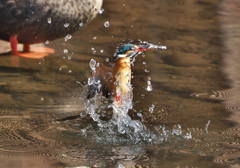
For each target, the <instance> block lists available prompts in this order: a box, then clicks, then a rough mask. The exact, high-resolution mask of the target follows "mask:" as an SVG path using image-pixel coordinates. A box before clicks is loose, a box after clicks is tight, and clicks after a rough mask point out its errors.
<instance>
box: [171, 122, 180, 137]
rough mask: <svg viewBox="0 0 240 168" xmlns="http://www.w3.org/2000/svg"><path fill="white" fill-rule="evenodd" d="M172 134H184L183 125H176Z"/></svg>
mask: <svg viewBox="0 0 240 168" xmlns="http://www.w3.org/2000/svg"><path fill="white" fill-rule="evenodd" d="M172 134H175V135H181V134H182V129H181V125H179V124H177V125H174V126H173V129H172Z"/></svg>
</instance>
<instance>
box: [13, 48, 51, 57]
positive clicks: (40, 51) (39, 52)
mask: <svg viewBox="0 0 240 168" xmlns="http://www.w3.org/2000/svg"><path fill="white" fill-rule="evenodd" d="M52 53H55V50H54V49H52V48H47V47H32V48H31V51H30V52H22V53H18V56H20V57H25V58H31V59H43V58H44V57H46V56H48V55H49V54H52Z"/></svg>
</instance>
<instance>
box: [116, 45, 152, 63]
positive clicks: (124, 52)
mask: <svg viewBox="0 0 240 168" xmlns="http://www.w3.org/2000/svg"><path fill="white" fill-rule="evenodd" d="M150 46H151V45H149V44H146V45H135V44H123V45H121V46H119V47H117V49H116V53H115V54H114V60H115V61H116V60H118V59H120V58H124V57H133V56H134V55H136V54H138V53H139V52H141V51H145V50H148V49H151V47H150Z"/></svg>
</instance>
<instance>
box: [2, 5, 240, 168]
mask: <svg viewBox="0 0 240 168" xmlns="http://www.w3.org/2000/svg"><path fill="white" fill-rule="evenodd" d="M103 8H104V10H102V11H103V13H102V14H99V15H98V17H97V18H96V19H95V20H94V21H93V22H92V23H91V24H89V25H88V26H87V27H85V28H82V29H81V30H79V31H78V32H77V33H75V34H71V37H72V38H68V39H67V40H66V38H65V39H64V38H62V39H58V40H55V41H51V42H49V44H46V45H47V46H48V47H52V48H54V49H55V50H56V53H55V54H51V55H50V56H48V57H45V58H44V59H39V60H32V59H26V58H19V63H18V65H17V66H16V65H15V66H12V62H11V57H10V56H9V55H6V54H3V55H1V56H0V60H1V61H0V90H1V92H0V125H1V131H0V167H5V168H10V167H11V168H12V167H16V168H30V167H31V168H38V167H39V168H40V167H49V168H52V167H77V166H78V167H79V166H86V167H107V168H108V167H116V168H117V167H118V168H120V167H125V168H132V167H136V168H140V167H144V168H147V167H150V168H155V167H156V168H157V167H169V168H170V167H171V168H172V167H174V168H175V167H178V168H182V167H204V168H205V167H218V168H219V167H224V168H225V167H234V168H235V167H240V165H239V156H240V148H239V144H240V141H239V136H240V134H239V130H240V127H239V125H238V123H239V121H240V119H239V99H238V98H239V75H238V72H239V66H238V62H239V61H238V57H239V30H240V29H239V22H238V21H239V17H238V16H239V2H238V1H237V0H224V1H222V2H221V4H220V2H218V1H211V2H210V1H208V0H185V1H172V0H171V1H169V0H150V1H126V0H122V1H113V0H105V1H104V4H103ZM139 40H141V41H148V42H150V43H152V44H156V45H164V46H167V50H158V51H146V52H145V53H144V54H143V55H139V56H138V57H137V58H136V61H135V62H134V66H133V67H132V69H133V76H134V77H133V79H132V84H133V89H134V92H133V93H134V95H133V109H132V110H130V111H129V113H128V114H129V116H130V117H131V120H136V121H139V122H141V123H142V124H144V125H145V126H146V128H147V129H148V130H149V131H151V132H152V134H151V135H159V134H162V135H168V136H162V137H163V139H161V138H162V137H160V136H158V137H154V138H155V140H156V138H158V139H157V140H158V141H157V140H156V141H155V142H156V143H146V142H144V141H143V142H142V141H141V143H136V142H135V141H134V139H131V138H129V137H128V136H131V135H121V134H117V132H114V131H115V130H114V129H113V130H112V134H108V133H109V132H104V130H101V129H99V126H98V125H97V122H95V121H94V120H93V119H92V118H91V117H90V116H89V115H88V114H87V113H86V111H85V107H84V100H82V99H80V98H79V97H80V96H81V93H82V91H83V87H82V86H83V85H85V84H86V83H87V78H88V77H90V76H91V72H90V68H89V61H90V59H92V58H93V59H95V60H96V61H97V62H105V64H106V65H108V62H107V61H105V60H108V59H109V58H111V57H112V56H113V53H114V52H115V47H116V46H117V45H118V44H119V43H121V42H130V41H133V43H139ZM2 50H4V51H6V50H8V45H5V44H3V43H2V42H1V47H0V51H2ZM149 81H151V86H152V91H149V90H148V89H147V88H148V86H149ZM150 90H151V89H150ZM99 103H103V104H104V103H105V105H106V104H107V105H108V102H106V101H104V102H99ZM100 107H101V106H100ZM97 113H98V114H99V115H100V117H101V119H102V120H104V121H109V120H110V119H111V116H112V109H111V108H107V107H106V106H104V108H100V109H99V111H97ZM190 137H191V138H190ZM151 138H152V137H151ZM129 139H130V141H129ZM149 139H150V138H148V139H147V140H149Z"/></svg>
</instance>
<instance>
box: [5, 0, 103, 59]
mask: <svg viewBox="0 0 240 168" xmlns="http://www.w3.org/2000/svg"><path fill="white" fill-rule="evenodd" d="M101 6H102V0H47V1H46V0H0V23H1V26H0V39H2V40H6V41H10V44H11V53H12V55H18V56H23V57H29V58H35V56H38V54H39V55H40V56H46V54H44V53H42V54H41V53H33V54H32V55H31V53H29V51H30V44H34V43H42V42H47V41H50V40H54V39H57V38H60V37H64V36H67V35H68V34H70V33H73V32H75V31H77V30H78V29H79V28H81V27H83V26H85V25H86V24H88V23H89V22H90V21H92V20H93V19H94V18H95V17H96V15H97V14H98V13H99V11H100V8H101ZM18 43H22V44H23V51H24V52H25V53H19V52H18V50H17V44H18ZM51 52H53V51H52V50H50V53H51ZM27 53H28V54H27ZM31 56H32V57H31Z"/></svg>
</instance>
